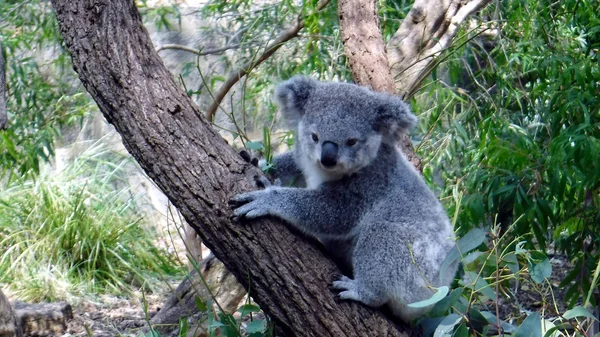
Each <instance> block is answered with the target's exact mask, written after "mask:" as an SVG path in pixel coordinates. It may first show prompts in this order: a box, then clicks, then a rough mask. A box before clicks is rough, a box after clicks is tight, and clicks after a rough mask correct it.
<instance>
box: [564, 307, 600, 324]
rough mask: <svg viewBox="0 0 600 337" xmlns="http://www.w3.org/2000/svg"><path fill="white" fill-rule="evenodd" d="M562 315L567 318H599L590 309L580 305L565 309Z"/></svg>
mask: <svg viewBox="0 0 600 337" xmlns="http://www.w3.org/2000/svg"><path fill="white" fill-rule="evenodd" d="M562 316H563V317H564V318H566V319H571V318H575V317H588V318H593V319H595V320H598V319H597V318H596V317H595V316H594V314H592V313H591V312H590V311H589V310H588V309H586V308H585V307H582V306H580V305H578V306H576V307H575V308H573V309H570V310H567V311H565V313H564V314H563V315H562Z"/></svg>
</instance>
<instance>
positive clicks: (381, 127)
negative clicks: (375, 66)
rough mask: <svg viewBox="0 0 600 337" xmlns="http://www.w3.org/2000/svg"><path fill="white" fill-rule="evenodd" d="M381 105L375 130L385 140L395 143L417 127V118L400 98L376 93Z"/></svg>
mask: <svg viewBox="0 0 600 337" xmlns="http://www.w3.org/2000/svg"><path fill="white" fill-rule="evenodd" d="M376 95H378V96H379V98H380V99H379V105H378V107H377V110H376V111H375V125H374V127H375V130H377V131H378V132H380V133H381V134H382V135H383V136H384V140H389V141H390V142H395V141H396V140H398V139H399V137H400V136H401V134H403V133H406V132H408V130H409V129H411V128H412V127H414V126H415V125H417V121H418V120H417V117H416V116H415V115H413V113H412V112H411V111H410V107H409V106H408V104H406V103H405V102H404V101H403V100H401V99H400V98H399V97H396V96H392V95H388V94H381V93H376Z"/></svg>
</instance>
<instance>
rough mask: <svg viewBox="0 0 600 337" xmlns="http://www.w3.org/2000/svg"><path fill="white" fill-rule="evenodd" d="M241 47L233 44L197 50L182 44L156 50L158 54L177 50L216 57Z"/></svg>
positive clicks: (165, 45) (159, 47)
mask: <svg viewBox="0 0 600 337" xmlns="http://www.w3.org/2000/svg"><path fill="white" fill-rule="evenodd" d="M239 46H241V44H239V43H237V44H233V45H229V46H224V47H220V48H213V49H195V48H191V47H188V46H183V45H180V44H164V45H162V46H158V47H157V48H156V52H157V53H158V52H161V51H163V50H167V49H176V50H183V51H187V52H189V53H193V54H196V55H198V56H204V55H214V54H220V53H222V52H224V51H226V50H229V49H235V48H238V47H239Z"/></svg>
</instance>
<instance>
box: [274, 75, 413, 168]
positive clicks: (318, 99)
mask: <svg viewBox="0 0 600 337" xmlns="http://www.w3.org/2000/svg"><path fill="white" fill-rule="evenodd" d="M275 98H276V100H277V102H278V104H279V106H280V107H281V111H282V113H283V116H284V118H285V120H286V121H287V122H288V124H289V126H290V127H291V128H293V129H294V130H295V131H296V146H300V150H301V151H302V153H304V154H305V155H306V156H307V157H308V160H311V161H314V162H315V163H317V164H318V165H319V166H320V167H321V168H322V169H323V170H325V171H328V172H331V173H335V174H347V173H352V172H356V171H358V170H360V169H361V168H363V167H365V166H366V165H368V164H369V163H371V162H372V161H373V160H374V159H375V157H376V156H377V152H378V151H379V147H380V146H381V143H382V142H383V143H388V144H390V145H395V144H396V142H397V139H398V135H399V134H400V133H402V132H406V131H407V130H408V129H409V128H411V127H412V126H414V125H415V124H416V122H417V118H416V117H415V116H414V115H413V114H412V113H411V112H410V109H409V107H408V105H407V104H406V103H404V102H403V101H402V100H401V99H400V98H398V97H395V96H392V95H388V94H384V93H377V92H373V91H371V90H369V89H367V88H364V87H361V86H358V85H354V84H349V83H334V82H319V81H317V80H313V79H310V78H307V77H300V76H297V77H294V78H292V79H290V80H288V81H285V82H283V83H281V84H280V85H278V86H277V88H276V90H275Z"/></svg>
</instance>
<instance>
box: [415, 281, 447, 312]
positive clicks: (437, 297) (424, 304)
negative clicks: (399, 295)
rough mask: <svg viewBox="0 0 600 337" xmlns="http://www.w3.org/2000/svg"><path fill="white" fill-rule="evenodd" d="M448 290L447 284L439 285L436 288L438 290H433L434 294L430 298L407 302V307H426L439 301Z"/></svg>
mask: <svg viewBox="0 0 600 337" xmlns="http://www.w3.org/2000/svg"><path fill="white" fill-rule="evenodd" d="M448 291H449V288H448V287H447V286H441V287H439V288H438V290H437V291H436V292H435V294H433V296H431V297H430V298H428V299H426V300H423V301H419V302H415V303H409V304H408V307H410V308H425V307H428V306H430V305H433V304H435V303H437V302H439V301H441V300H442V299H443V298H444V297H446V295H448Z"/></svg>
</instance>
